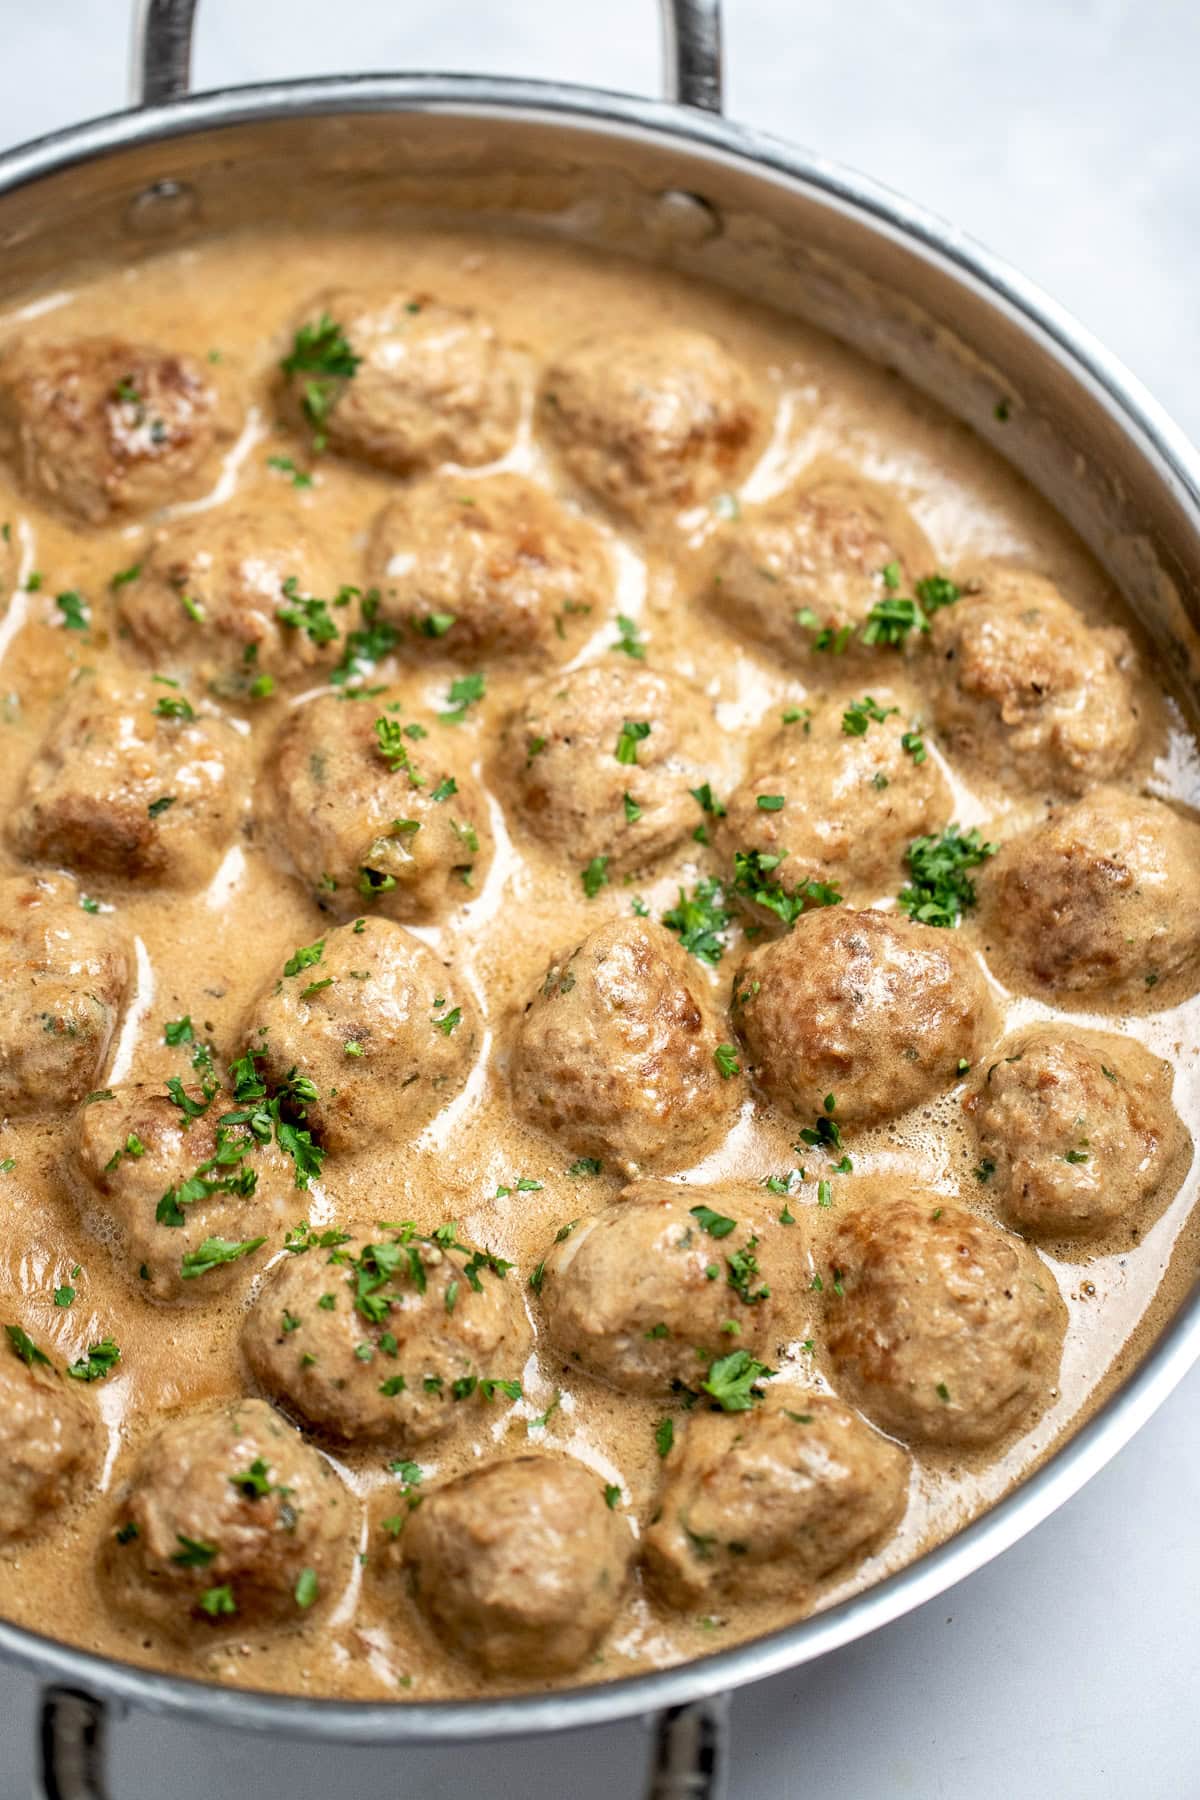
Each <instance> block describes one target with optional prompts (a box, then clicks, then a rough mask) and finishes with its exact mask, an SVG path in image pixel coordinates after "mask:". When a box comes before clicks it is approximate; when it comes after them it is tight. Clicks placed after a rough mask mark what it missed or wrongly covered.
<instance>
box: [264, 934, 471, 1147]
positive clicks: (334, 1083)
mask: <svg viewBox="0 0 1200 1800" xmlns="http://www.w3.org/2000/svg"><path fill="white" fill-rule="evenodd" d="M289 969H291V970H292V973H290V974H289V973H288V970H289ZM481 1035H482V1024H481V1022H480V1018H479V1013H478V1010H477V1008H476V1006H475V1002H474V1001H473V1000H472V998H471V996H470V994H469V993H468V992H467V990H466V989H465V988H464V987H463V985H462V982H461V981H460V980H459V979H458V978H457V977H456V976H455V975H454V974H453V972H452V971H451V970H449V969H447V967H446V965H445V964H444V963H443V962H442V961H441V959H440V958H439V957H437V956H435V955H434V953H433V951H432V950H430V949H428V948H427V947H426V946H425V945H424V944H423V943H422V942H421V940H420V939H419V938H415V937H413V936H412V934H411V933H410V932H407V931H405V930H404V928H403V926H401V925H394V924H392V923H391V921H390V920H388V919H358V920H356V921H355V922H354V924H352V925H341V926H339V927H338V929H337V930H336V931H332V932H330V934H329V936H328V937H326V938H322V939H321V940H320V941H319V942H318V943H316V944H310V945H305V946H304V947H303V949H301V950H299V951H298V952H297V953H296V954H295V955H294V956H292V957H290V958H289V959H288V963H287V965H286V966H285V969H284V972H283V975H282V977H281V978H280V979H279V980H277V981H273V982H272V983H271V984H270V986H269V987H267V988H266V989H264V991H263V992H262V993H261V994H260V995H259V997H258V999H257V1000H256V1001H255V1002H254V1005H253V1006H252V1007H251V1009H250V1013H249V1016H248V1019H247V1022H246V1028H245V1033H244V1036H245V1040H246V1042H247V1043H249V1044H251V1045H252V1046H253V1047H254V1049H255V1051H256V1052H257V1053H258V1054H259V1057H260V1068H261V1070H262V1072H263V1074H264V1075H265V1076H266V1077H267V1079H268V1081H270V1082H272V1083H275V1084H277V1083H279V1082H281V1081H283V1080H284V1079H285V1078H286V1076H287V1074H288V1071H289V1070H290V1069H295V1068H297V1067H302V1068H303V1070H304V1072H305V1074H306V1075H307V1076H308V1077H309V1079H310V1080H311V1081H312V1082H313V1083H314V1084H315V1086H316V1088H317V1091H318V1096H319V1097H318V1099H316V1100H315V1101H313V1102H312V1103H311V1104H310V1105H309V1107H308V1118H307V1123H308V1125H309V1127H310V1128H311V1130H312V1131H313V1132H314V1133H315V1134H316V1136H317V1137H318V1139H319V1140H320V1141H321V1143H323V1144H325V1145H326V1146H327V1147H328V1148H329V1149H331V1150H365V1149H368V1148H370V1147H371V1146H373V1145H375V1144H378V1143H380V1142H387V1141H389V1140H391V1141H393V1142H396V1143H401V1142H405V1141H407V1140H409V1139H411V1138H412V1137H414V1136H415V1135H416V1133H417V1132H418V1131H419V1130H420V1129H421V1127H422V1125H424V1124H425V1123H426V1122H427V1121H428V1120H429V1119H431V1118H432V1117H433V1115H434V1114H435V1113H436V1112H440V1110H441V1109H442V1107H444V1106H446V1105H448V1104H449V1102H450V1101H451V1100H453V1098H454V1096H455V1095H456V1094H457V1093H459V1092H460V1091H461V1089H462V1087H463V1084H464V1083H465V1081H466V1079H467V1076H468V1074H469V1073H470V1070H471V1062H472V1059H473V1056H474V1053H475V1051H476V1049H477V1048H478V1046H479V1041H480V1038H481Z"/></svg>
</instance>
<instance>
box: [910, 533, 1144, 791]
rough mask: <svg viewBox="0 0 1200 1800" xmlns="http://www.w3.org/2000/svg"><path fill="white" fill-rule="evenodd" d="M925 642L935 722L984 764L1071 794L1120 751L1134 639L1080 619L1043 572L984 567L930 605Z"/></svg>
mask: <svg viewBox="0 0 1200 1800" xmlns="http://www.w3.org/2000/svg"><path fill="white" fill-rule="evenodd" d="M930 644H931V647H932V650H933V654H934V657H935V659H936V660H935V663H934V668H935V670H936V672H937V679H936V685H935V687H934V694H933V704H934V714H935V717H936V719H937V723H938V728H939V730H940V731H941V732H942V733H943V735H944V736H945V738H946V740H947V743H948V746H949V748H950V749H951V750H952V751H953V752H955V753H956V754H959V755H962V756H964V757H968V758H970V759H972V760H973V761H974V762H976V763H977V764H978V765H979V766H980V767H981V768H984V769H986V770H987V772H988V773H989V774H991V775H993V776H997V777H999V778H1000V779H1001V780H1007V781H1016V782H1020V783H1024V784H1029V785H1032V786H1037V787H1044V788H1058V789H1061V790H1064V791H1065V792H1067V793H1072V794H1078V793H1082V792H1083V791H1084V789H1085V788H1089V787H1091V786H1092V785H1093V783H1095V782H1097V781H1104V780H1107V779H1108V778H1109V777H1111V776H1113V775H1116V774H1119V773H1120V771H1121V769H1122V768H1123V767H1124V765H1125V764H1126V763H1127V762H1128V761H1129V758H1130V756H1131V754H1132V752H1133V749H1134V746H1135V744H1136V743H1137V737H1138V730H1139V720H1138V713H1137V705H1136V703H1135V699H1134V693H1133V685H1132V682H1131V679H1130V671H1131V669H1132V667H1133V661H1134V655H1133V646H1132V644H1131V643H1130V641H1129V638H1128V637H1127V635H1126V633H1125V632H1124V631H1121V630H1120V629H1119V628H1116V627H1109V628H1108V629H1105V630H1097V629H1096V628H1095V627H1093V626H1089V625H1088V624H1087V623H1086V622H1085V621H1084V619H1083V618H1082V617H1081V616H1080V615H1079V613H1077V612H1076V611H1075V608H1074V607H1073V606H1070V605H1069V604H1068V603H1067V601H1065V600H1064V599H1063V597H1062V595H1061V594H1060V593H1059V591H1058V589H1057V588H1056V587H1055V585H1054V583H1053V582H1052V581H1047V580H1046V578H1045V577H1044V576H1041V575H1034V574H1032V573H1030V571H1028V570H1026V569H1006V568H996V569H993V570H989V571H987V572H985V573H984V574H983V576H982V577H981V580H980V592H978V593H977V594H975V595H973V596H972V597H970V598H967V599H964V600H962V601H960V603H959V604H958V605H957V606H951V607H947V608H946V609H945V610H944V611H942V612H940V613H938V614H937V616H936V617H935V619H934V621H933V626H932V633H931V637H930Z"/></svg>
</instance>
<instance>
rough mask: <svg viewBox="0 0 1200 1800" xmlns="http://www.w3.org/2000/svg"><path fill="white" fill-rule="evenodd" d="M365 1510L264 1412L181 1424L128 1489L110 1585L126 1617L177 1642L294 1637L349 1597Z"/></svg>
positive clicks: (164, 1435) (254, 1404)
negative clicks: (276, 1632)
mask: <svg viewBox="0 0 1200 1800" xmlns="http://www.w3.org/2000/svg"><path fill="white" fill-rule="evenodd" d="M357 1510H358V1509H357V1506H356V1504H355V1501H354V1499H353V1497H352V1496H351V1495H350V1494H349V1493H348V1492H347V1491H346V1488H345V1487H344V1486H343V1485H342V1482H341V1480H340V1479H339V1477H338V1475H337V1473H336V1471H335V1470H334V1469H333V1467H332V1466H331V1465H330V1464H329V1463H328V1462H326V1460H325V1458H324V1457H323V1456H321V1455H320V1453H319V1452H318V1451H316V1450H314V1449H312V1448H311V1447H310V1446H309V1445H308V1444H306V1443H304V1441H303V1439H302V1438H301V1437H300V1436H299V1435H298V1433H296V1432H295V1431H293V1430H292V1429H291V1427H290V1426H288V1425H285V1424H284V1422H283V1420H282V1419H281V1418H280V1417H279V1416H278V1414H277V1413H275V1412H274V1411H273V1410H272V1408H271V1407H269V1406H267V1405H265V1404H264V1402H263V1401H261V1400H238V1401H236V1402H234V1403H233V1404H232V1405H229V1406H223V1407H221V1408H220V1410H219V1411H216V1412H199V1413H196V1412H193V1413H185V1414H184V1415H183V1416H182V1417H180V1418H176V1419H172V1420H171V1421H170V1423H169V1424H167V1425H164V1426H163V1427H162V1429H161V1430H160V1431H159V1432H158V1433H157V1434H156V1436H154V1437H153V1438H152V1439H151V1440H150V1442H149V1444H148V1445H147V1446H146V1448H145V1449H144V1450H143V1451H142V1454H141V1456H140V1457H139V1459H138V1461H137V1464H136V1465H135V1467H134V1469H133V1471H132V1473H131V1475H130V1476H129V1478H128V1480H127V1481H126V1482H125V1483H124V1484H123V1487H122V1489H121V1491H120V1494H119V1497H118V1501H117V1508H116V1514H115V1517H114V1520H113V1531H112V1533H111V1535H110V1537H109V1539H108V1541H107V1544H106V1546H105V1548H104V1550H103V1551H102V1553H101V1554H102V1562H101V1567H102V1573H103V1576H104V1578H105V1584H106V1586H107V1589H108V1591H109V1593H110V1595H111V1597H112V1600H113V1603H114V1605H115V1606H116V1607H117V1608H118V1609H119V1610H120V1611H121V1612H124V1613H131V1614H133V1615H134V1616H135V1617H138V1618H141V1619H145V1620H146V1621H148V1622H149V1623H150V1624H151V1625H154V1626H156V1627H157V1628H158V1629H159V1630H161V1631H165V1632H168V1633H169V1634H170V1635H171V1636H173V1637H185V1636H186V1637H195V1636H196V1635H197V1634H204V1633H205V1632H207V1631H214V1632H215V1631H220V1630H224V1631H229V1632H236V1633H243V1632H246V1631H257V1630H261V1629H263V1628H264V1627H271V1628H275V1629H280V1628H286V1627H288V1626H291V1627H293V1628H294V1627H298V1626H300V1625H302V1624H303V1623H304V1622H305V1619H306V1618H307V1617H309V1616H310V1614H311V1610H312V1608H314V1607H318V1608H320V1610H321V1611H324V1610H326V1608H327V1606H328V1603H329V1602H330V1601H331V1600H333V1599H334V1598H335V1597H336V1596H337V1594H338V1592H339V1590H340V1589H341V1587H342V1584H343V1582H344V1580H345V1578H346V1575H347V1573H348V1570H349V1564H350V1556H351V1552H352V1551H353V1549H354V1548H355V1547H356V1543H357V1537H358V1520H357V1517H356V1514H357Z"/></svg>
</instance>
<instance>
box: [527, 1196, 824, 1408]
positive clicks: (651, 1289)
mask: <svg viewBox="0 0 1200 1800" xmlns="http://www.w3.org/2000/svg"><path fill="white" fill-rule="evenodd" d="M762 1201H763V1190H762V1188H761V1187H757V1188H755V1187H752V1186H750V1185H749V1184H748V1183H742V1182H719V1183H716V1184H715V1185H712V1186H704V1187H700V1186H696V1187H692V1186H690V1185H686V1184H683V1183H680V1182H674V1181H639V1182H637V1183H635V1184H634V1186H632V1187H628V1188H626V1189H625V1191H624V1193H623V1194H622V1195H621V1198H620V1199H619V1200H618V1201H617V1202H616V1204H615V1205H613V1206H610V1207H607V1208H606V1209H605V1211H604V1212H602V1213H598V1214H597V1215H596V1216H595V1217H594V1218H591V1219H584V1220H583V1221H582V1222H581V1223H578V1224H576V1225H575V1226H574V1227H573V1228H571V1229H569V1230H568V1232H567V1235H566V1236H565V1237H563V1238H562V1239H561V1241H559V1240H556V1241H555V1243H554V1245H553V1247H552V1248H551V1249H550V1251H549V1252H548V1254H547V1256H546V1258H545V1261H544V1263H543V1264H542V1272H541V1275H540V1277H539V1278H538V1285H539V1289H540V1292H541V1295H542V1300H543V1303H544V1305H545V1308H546V1327H547V1331H548V1333H549V1336H550V1340H551V1342H552V1343H553V1345H554V1348H555V1349H556V1350H557V1351H558V1352H559V1354H560V1355H561V1356H564V1357H569V1358H570V1359H571V1360H572V1361H573V1362H575V1363H577V1364H578V1365H579V1367H580V1368H582V1369H586V1370H587V1372H588V1373H589V1374H590V1375H597V1376H599V1377H600V1379H601V1380H602V1381H607V1382H609V1383H610V1384H611V1385H612V1386H613V1387H616V1388H620V1389H621V1390H622V1391H623V1392H625V1393H631V1394H669V1393H670V1392H671V1391H672V1388H677V1387H679V1386H683V1387H685V1388H690V1387H695V1386H696V1385H697V1384H698V1383H699V1382H700V1381H702V1380H703V1378H704V1369H705V1366H706V1361H705V1359H706V1360H707V1362H712V1361H713V1360H714V1359H716V1358H717V1357H720V1356H724V1355H726V1354H727V1353H728V1352H729V1351H730V1350H732V1349H738V1350H746V1351H749V1352H751V1353H752V1354H755V1355H757V1356H759V1357H761V1356H762V1355H763V1354H764V1353H765V1352H766V1351H767V1350H768V1349H769V1347H770V1345H771V1343H772V1342H773V1340H774V1338H775V1336H776V1334H777V1333H778V1331H779V1329H780V1320H781V1318H782V1317H785V1316H786V1309H785V1308H784V1307H783V1305H782V1301H783V1298H784V1296H785V1290H786V1287H787V1285H788V1283H789V1281H790V1279H791V1275H792V1270H791V1269H790V1268H789V1265H788V1249H789V1245H788V1242H787V1240H786V1238H785V1235H784V1234H785V1228H784V1227H783V1226H781V1225H779V1224H777V1223H776V1222H775V1221H774V1220H772V1219H770V1218H768V1216H767V1215H766V1214H765V1212H764V1209H763V1205H762ZM794 1235H795V1233H794V1232H793V1236H794Z"/></svg>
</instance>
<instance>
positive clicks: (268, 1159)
mask: <svg viewBox="0 0 1200 1800" xmlns="http://www.w3.org/2000/svg"><path fill="white" fill-rule="evenodd" d="M230 1113H233V1114H240V1115H241V1117H243V1118H244V1117H245V1113H246V1108H245V1107H239V1106H238V1105H236V1104H235V1102H234V1100H233V1097H232V1096H231V1095H229V1094H225V1093H220V1092H216V1091H214V1088H213V1085H212V1084H210V1085H209V1086H208V1087H207V1088H203V1087H200V1086H197V1085H195V1084H193V1083H187V1084H183V1083H178V1084H177V1085H173V1087H172V1089H171V1091H167V1090H164V1089H163V1088H162V1087H152V1086H150V1085H149V1084H148V1083H145V1082H129V1083H127V1084H125V1085H124V1086H122V1087H117V1088H108V1089H106V1090H105V1091H104V1092H103V1093H102V1094H100V1095H98V1096H97V1097H96V1098H95V1099H94V1100H91V1101H89V1103H88V1104H87V1105H86V1106H84V1107H83V1108H82V1109H81V1110H80V1112H79V1115H78V1119H77V1123H76V1129H75V1137H74V1142H73V1144H72V1146H71V1148H70V1150H69V1152H68V1179H69V1181H70V1182H71V1184H72V1186H73V1187H74V1188H75V1189H76V1191H77V1193H78V1196H79V1199H80V1202H81V1206H82V1209H83V1213H84V1217H85V1221H86V1222H87V1223H88V1224H89V1225H90V1226H91V1227H92V1229H93V1230H95V1232H96V1233H97V1235H98V1236H100V1237H103V1238H104V1239H105V1240H106V1241H108V1242H109V1243H111V1244H113V1246H114V1251H115V1254H116V1256H117V1259H118V1261H119V1262H120V1264H121V1266H122V1267H123V1269H124V1271H125V1273H126V1275H127V1276H128V1278H129V1279H130V1281H132V1282H133V1284H134V1286H135V1287H136V1288H137V1290H138V1292H139V1293H140V1294H142V1295H144V1296H145V1297H146V1298H147V1299H151V1300H163V1301H169V1302H172V1303H174V1304H184V1303H189V1302H190V1303H191V1304H193V1305H200V1304H202V1303H204V1302H209V1301H211V1300H212V1298H213V1295H214V1293H217V1292H220V1291H221V1290H223V1289H227V1288H231V1287H240V1286H244V1285H245V1283H246V1282H247V1281H248V1280H249V1278H250V1276H251V1275H252V1274H253V1272H254V1270H255V1268H256V1267H257V1266H258V1265H259V1264H260V1263H261V1261H262V1256H263V1252H262V1250H261V1249H260V1248H259V1247H258V1246H254V1247H252V1248H248V1249H247V1250H246V1251H245V1252H244V1254H243V1255H241V1256H239V1257H237V1258H236V1259H234V1260H232V1261H229V1262H222V1261H214V1260H213V1259H212V1258H211V1257H210V1256H208V1255H206V1254H205V1247H206V1246H207V1245H209V1244H210V1241H211V1240H225V1241H226V1242H227V1243H243V1244H250V1243H251V1241H252V1240H253V1239H256V1238H257V1239H263V1238H267V1239H269V1238H270V1237H271V1236H272V1235H273V1234H275V1233H277V1232H281V1231H282V1230H283V1229H284V1227H285V1226H286V1225H287V1223H288V1222H289V1221H290V1220H292V1219H294V1218H295V1216H296V1212H297V1210H298V1201H299V1196H298V1195H297V1194H296V1193H295V1190H294V1182H293V1172H292V1168H291V1165H290V1164H289V1163H288V1161H287V1159H286V1158H285V1157H284V1156H283V1155H282V1154H281V1153H280V1152H279V1151H277V1150H275V1149H274V1148H272V1147H271V1146H270V1145H263V1144H260V1143H259V1142H258V1140H257V1139H256V1138H255V1136H254V1134H253V1133H252V1131H251V1130H250V1128H249V1127H248V1126H247V1125H246V1124H222V1122H221V1121H222V1118H223V1116H224V1115H226V1114H230Z"/></svg>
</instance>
